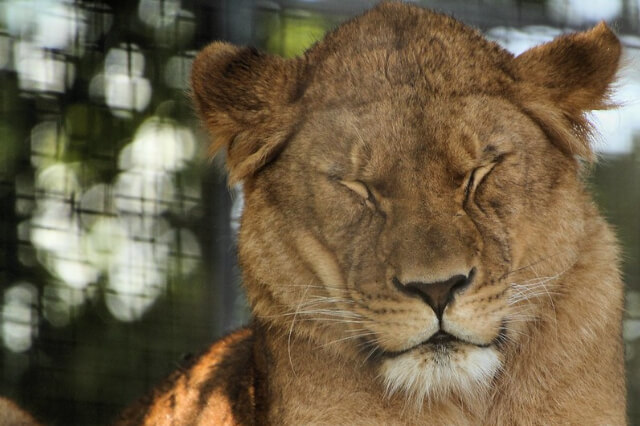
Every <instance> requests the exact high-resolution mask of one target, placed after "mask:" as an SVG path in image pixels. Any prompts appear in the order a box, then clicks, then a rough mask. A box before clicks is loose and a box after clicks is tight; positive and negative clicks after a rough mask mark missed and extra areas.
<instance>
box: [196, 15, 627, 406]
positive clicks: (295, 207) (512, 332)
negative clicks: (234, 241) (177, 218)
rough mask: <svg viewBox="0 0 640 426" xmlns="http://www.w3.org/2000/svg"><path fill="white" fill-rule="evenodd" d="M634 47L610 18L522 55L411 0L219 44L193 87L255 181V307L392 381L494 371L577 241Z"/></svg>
mask: <svg viewBox="0 0 640 426" xmlns="http://www.w3.org/2000/svg"><path fill="white" fill-rule="evenodd" d="M619 55H620V46H619V42H618V40H617V39H616V37H615V36H614V35H613V33H612V32H611V31H610V30H609V29H608V28H607V27H606V25H604V24H601V25H598V26H597V27H595V28H594V29H592V30H590V31H587V32H584V33H578V34H573V35H567V36H563V37H560V38H558V39H556V40H554V41H553V42H551V43H548V44H546V45H543V46H540V47H537V48H534V49H531V50H529V51H527V52H525V53H524V54H522V55H520V56H518V57H513V56H512V55H511V54H510V53H508V52H506V51H505V50H503V49H501V48H500V47H499V46H497V45H496V44H494V43H491V42H488V41H486V40H485V39H483V38H482V37H481V36H480V34H479V33H478V32H476V31H474V30H472V29H470V28H468V27H465V26H463V25H462V24H460V23H458V22H456V21H454V20H453V19H451V18H449V17H446V16H444V15H440V14H436V13H433V12H429V11H425V10H421V9H418V8H415V7H410V6H406V5H401V4H384V5H381V6H379V7H377V8H375V9H374V10H372V11H371V12H369V13H367V14H365V15H363V16H361V17H359V18H356V19H354V20H352V21H350V22H348V23H347V24H345V25H343V26H341V27H340V28H338V29H337V30H336V31H334V32H332V33H330V34H329V35H327V37H326V38H325V39H324V40H323V41H321V42H319V43H318V44H317V45H315V46H314V47H312V48H311V49H310V50H309V51H307V53H306V54H305V55H304V56H302V57H300V58H296V59H292V60H285V59H281V58H278V57H273V56H269V55H266V54H263V53H260V52H258V51H256V50H254V49H250V48H237V47H233V46H231V45H228V44H224V43H214V44H212V45H210V46H209V47H208V48H207V49H205V50H204V51H203V52H202V53H201V54H200V55H199V56H198V58H197V59H196V61H195V63H194V68H193V81H192V83H193V88H194V97H195V100H196V104H197V107H198V110H199V112H200V114H201V116H202V118H203V120H204V122H205V123H206V124H207V126H208V128H209V130H210V131H211V132H212V134H214V135H215V137H216V139H215V140H216V142H215V145H214V146H215V149H216V150H217V149H218V148H226V152H227V164H228V168H229V173H230V178H231V180H232V182H238V181H242V182H243V185H244V193H245V211H244V216H243V219H242V226H241V231H240V240H239V255H240V260H241V264H242V267H243V271H244V281H245V285H246V290H247V293H248V297H249V300H250V303H251V306H252V310H253V313H254V315H255V316H256V317H257V318H259V319H260V320H261V321H263V322H265V323H267V324H268V325H269V326H270V327H272V328H274V329H279V330H281V331H282V333H293V334H294V335H295V336H296V337H303V338H308V339H311V340H312V341H313V342H315V343H317V345H318V347H319V349H318V350H334V352H336V353H338V354H339V356H342V357H345V358H346V359H351V360H356V361H358V360H359V361H360V363H359V364H358V365H361V364H363V365H367V366H369V367H370V368H373V369H375V370H376V371H377V372H378V373H379V375H380V377H381V381H382V382H383V383H385V384H386V386H387V390H388V392H390V393H393V392H397V391H404V392H407V393H408V394H411V395H413V396H415V397H416V398H417V399H418V400H422V399H423V398H425V397H437V395H440V394H445V393H447V392H450V391H454V392H460V393H476V392H477V391H478V390H481V389H482V388H483V387H485V386H487V385H488V384H489V383H490V381H491V379H492V378H493V377H494V376H495V375H496V373H497V372H498V371H499V370H500V369H501V366H502V365H503V363H504V362H505V359H506V358H507V357H508V356H509V353H510V351H513V350H514V348H515V347H517V345H518V343H519V342H520V341H521V340H522V339H524V338H527V337H526V336H527V333H528V332H529V331H528V330H529V328H530V327H531V326H532V324H535V323H536V322H539V321H544V319H545V317H546V316H548V315H550V314H549V312H551V311H550V309H549V307H550V305H551V304H553V303H554V298H553V297H551V296H552V295H555V294H559V293H562V291H563V289H562V288H557V287H554V286H553V280H554V279H555V278H557V277H559V276H561V275H562V274H563V273H564V272H565V271H566V270H567V269H568V268H569V267H570V266H571V265H573V264H574V263H575V261H576V252H577V249H578V247H577V241H578V236H579V235H580V234H581V233H583V232H584V224H585V221H586V219H585V215H587V213H585V207H584V206H585V205H587V204H588V198H587V197H586V195H585V193H584V191H583V189H582V184H581V181H580V176H579V171H580V161H579V160H578V158H582V159H587V160H588V159H589V158H591V156H592V153H591V150H590V147H589V144H588V133H589V126H588V122H587V121H586V119H585V117H584V113H585V111H588V110H591V109H595V108H602V107H605V106H606V102H605V101H606V95H607V90H608V87H609V85H610V83H611V80H612V78H613V76H614V73H615V71H616V68H617V63H618V59H619ZM365 361H366V362H365ZM369 367H366V368H369ZM363 368H365V367H363Z"/></svg>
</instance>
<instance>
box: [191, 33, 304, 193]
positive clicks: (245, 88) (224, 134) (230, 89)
mask: <svg viewBox="0 0 640 426" xmlns="http://www.w3.org/2000/svg"><path fill="white" fill-rule="evenodd" d="M298 69H299V66H298V62H297V61H296V60H295V59H293V60H285V59H283V58H280V57H277V56H271V55H267V54H264V53H261V52H259V51H257V50H256V49H253V48H249V47H236V46H233V45H231V44H228V43H222V42H214V43H211V44H210V45H209V46H207V47H206V48H205V49H203V50H202V51H201V52H200V53H199V54H198V56H197V57H196V59H195V61H194V62H193V68H192V71H191V89H192V93H193V98H194V102H195V106H196V109H197V111H198V113H199V115H200V118H201V119H202V120H203V121H204V123H205V124H206V126H207V128H208V129H209V131H210V132H211V134H212V136H213V137H214V143H213V144H212V147H211V151H212V153H216V152H217V151H218V150H220V149H222V148H226V150H227V168H228V170H229V182H230V183H234V182H238V181H241V180H243V179H245V178H247V177H248V176H251V175H253V174H254V173H255V172H257V171H258V170H259V169H260V168H262V167H263V166H264V165H265V164H267V163H268V162H269V161H271V160H272V159H273V158H274V157H275V156H276V155H277V154H278V152H280V150H281V149H282V148H283V147H284V144H285V143H286V140H287V137H288V136H289V134H290V132H291V129H292V127H293V124H294V117H295V112H294V111H293V110H294V107H293V99H294V97H295V90H296V84H297V77H298Z"/></svg>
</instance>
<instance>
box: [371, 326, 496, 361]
mask: <svg viewBox="0 0 640 426" xmlns="http://www.w3.org/2000/svg"><path fill="white" fill-rule="evenodd" d="M492 343H493V342H492ZM492 343H489V344H478V343H473V342H469V341H468V340H464V339H461V338H459V337H456V336H454V335H453V334H450V333H447V332H446V331H444V330H439V331H438V332H436V333H435V334H434V335H432V336H431V337H429V338H428V339H427V340H425V341H423V342H420V343H418V344H416V345H414V346H411V347H410V348H407V349H403V350H401V351H382V353H381V355H382V356H383V357H385V358H395V357H398V356H400V355H403V354H406V353H408V352H411V351H413V350H416V349H419V348H423V347H427V348H429V349H431V350H436V351H442V350H448V349H452V348H453V347H454V346H456V345H469V346H475V347H478V348H487V347H489V346H491V344H492Z"/></svg>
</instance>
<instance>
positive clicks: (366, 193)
mask: <svg viewBox="0 0 640 426" xmlns="http://www.w3.org/2000/svg"><path fill="white" fill-rule="evenodd" d="M339 182H340V183H341V184H342V185H344V186H346V187H347V188H349V189H350V190H351V191H353V192H355V193H356V194H357V195H359V196H360V197H362V199H363V200H364V202H365V204H366V205H367V207H370V208H375V206H376V201H375V197H374V196H373V194H372V193H371V191H370V190H369V187H367V185H366V184H365V183H364V182H361V181H359V180H340V181H339Z"/></svg>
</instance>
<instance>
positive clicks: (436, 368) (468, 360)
mask: <svg viewBox="0 0 640 426" xmlns="http://www.w3.org/2000/svg"><path fill="white" fill-rule="evenodd" d="M429 346H431V345H429ZM500 365H501V360H500V354H499V352H498V351H497V350H496V349H495V348H494V347H492V346H490V347H479V346H475V345H470V344H456V345H455V346H440V345H437V346H431V347H430V348H427V347H418V348H416V349H415V350H411V351H408V352H405V353H402V354H400V355H398V356H395V357H393V358H387V359H385V360H384V361H383V362H382V363H381V365H380V377H382V378H383V380H384V383H385V385H386V391H387V394H388V395H393V394H395V393H398V392H403V393H404V394H405V395H406V396H407V398H408V401H410V402H413V403H415V404H416V405H418V406H421V405H422V404H423V403H424V402H428V401H430V400H431V401H437V400H440V399H443V398H446V397H448V396H450V395H452V394H455V395H457V396H459V397H462V398H472V397H475V396H479V395H481V394H483V393H485V392H486V391H487V390H488V388H489V386H490V384H491V381H492V379H493V377H494V375H495V374H496V372H497V371H498V369H499V368H500Z"/></svg>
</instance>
